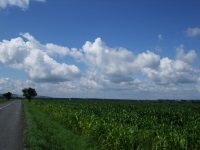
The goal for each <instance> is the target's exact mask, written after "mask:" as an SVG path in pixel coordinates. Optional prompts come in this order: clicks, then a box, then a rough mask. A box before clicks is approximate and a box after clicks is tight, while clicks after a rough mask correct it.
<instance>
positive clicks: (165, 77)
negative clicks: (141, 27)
mask: <svg viewBox="0 0 200 150" xmlns="http://www.w3.org/2000/svg"><path fill="white" fill-rule="evenodd" d="M68 56H70V57H71V58H70V59H74V60H73V61H70V64H71V65H69V64H67V63H62V62H63V60H64V62H67V58H68ZM60 58H61V59H60ZM195 59H198V55H197V53H196V52H195V50H190V51H188V52H184V47H183V45H181V46H179V47H177V55H176V58H175V59H170V58H168V57H165V58H161V57H160V56H159V55H157V54H155V53H154V52H151V51H150V50H147V51H146V52H142V53H139V54H137V55H136V54H134V53H133V52H131V51H129V50H127V49H125V48H111V47H109V46H107V45H106V44H105V43H104V42H103V41H102V40H101V39H100V38H97V39H96V40H95V41H94V42H89V41H87V42H86V43H85V44H84V45H83V47H82V49H77V48H68V47H64V46H60V45H56V44H53V43H47V44H44V45H43V44H41V43H40V42H39V41H37V40H36V39H35V38H34V37H33V36H31V35H30V34H28V33H25V34H21V36H20V37H17V38H13V39H11V40H3V41H2V42H0V62H1V63H2V64H4V65H7V66H10V67H12V68H14V69H20V70H22V71H24V72H25V73H26V74H27V75H28V77H29V78H30V79H31V81H30V80H27V81H18V80H17V81H14V80H12V79H8V78H4V79H0V85H2V86H3V87H4V89H0V93H1V91H8V90H10V91H11V90H13V88H15V87H16V86H19V87H20V88H21V87H22V88H23V87H29V86H31V87H34V88H36V90H38V91H39V92H40V95H48V96H57V97H60V96H61V97H101V98H102V97H106V98H123V97H125V98H135V99H137V98H140V99H145V98H147V99H149V98H155V99H157V98H171V97H170V96H172V95H173V93H174V94H175V98H180V97H181V96H182V97H183V98H184V97H187V96H188V95H189V94H188V95H186V92H185V91H187V92H188V93H190V97H192V95H193V94H194V92H197V91H198V90H199V75H200V70H198V68H195V67H194V66H193V63H194V60H195ZM73 63H79V64H80V66H81V65H84V66H86V67H84V69H82V68H81V69H82V70H79V68H78V67H77V66H75V65H73ZM76 77H77V78H76ZM61 81H62V82H61ZM186 84H187V86H186ZM6 85H7V86H6ZM66 89H67V92H66ZM14 92H15V91H14ZM16 92H17V91H16ZM18 92H19V93H20V92H21V91H18ZM176 93H179V96H178V94H176ZM194 97H195V96H194Z"/></svg>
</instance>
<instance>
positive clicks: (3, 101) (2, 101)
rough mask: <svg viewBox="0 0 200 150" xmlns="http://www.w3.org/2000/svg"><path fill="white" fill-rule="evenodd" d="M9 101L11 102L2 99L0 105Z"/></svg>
mask: <svg viewBox="0 0 200 150" xmlns="http://www.w3.org/2000/svg"><path fill="white" fill-rule="evenodd" d="M8 101H10V100H7V99H0V104H1V103H5V102H8Z"/></svg>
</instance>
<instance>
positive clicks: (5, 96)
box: [2, 92, 12, 100]
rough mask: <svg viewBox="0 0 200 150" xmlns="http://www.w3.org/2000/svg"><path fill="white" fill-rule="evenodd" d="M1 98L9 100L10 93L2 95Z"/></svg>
mask: <svg viewBox="0 0 200 150" xmlns="http://www.w3.org/2000/svg"><path fill="white" fill-rule="evenodd" d="M2 96H3V97H4V98H6V99H7V100H10V99H11V97H12V93H11V92H7V93H4V94H3V95H2Z"/></svg>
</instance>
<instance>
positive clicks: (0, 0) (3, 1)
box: [0, 0, 45, 10]
mask: <svg viewBox="0 0 200 150" xmlns="http://www.w3.org/2000/svg"><path fill="white" fill-rule="evenodd" d="M31 1H37V2H45V0H0V8H3V9H5V8H6V7H9V6H17V7H20V8H21V9H23V10H25V9H27V8H28V6H29V3H30V2H31Z"/></svg>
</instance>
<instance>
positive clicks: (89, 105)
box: [33, 100, 200, 150]
mask: <svg viewBox="0 0 200 150" xmlns="http://www.w3.org/2000/svg"><path fill="white" fill-rule="evenodd" d="M33 103H34V105H35V106H37V107H38V108H39V109H41V110H42V111H44V112H45V113H47V114H48V115H50V116H51V117H53V118H54V119H55V120H57V121H58V122H60V123H62V124H63V125H65V126H66V128H68V129H71V130H72V131H74V132H76V133H78V134H80V135H84V136H86V137H88V138H89V140H90V142H91V143H92V144H95V145H97V147H99V149H116V150H118V149H119V150H121V149H126V150H127V149H136V150H137V149H155V150H156V149H166V150H168V149H175V150H187V149H188V150H190V149H200V105H199V104H191V103H172V104H171V103H156V102H126V101H124V102H123V101H87V100H85V101H80V100H72V101H59V100H36V101H33Z"/></svg>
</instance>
